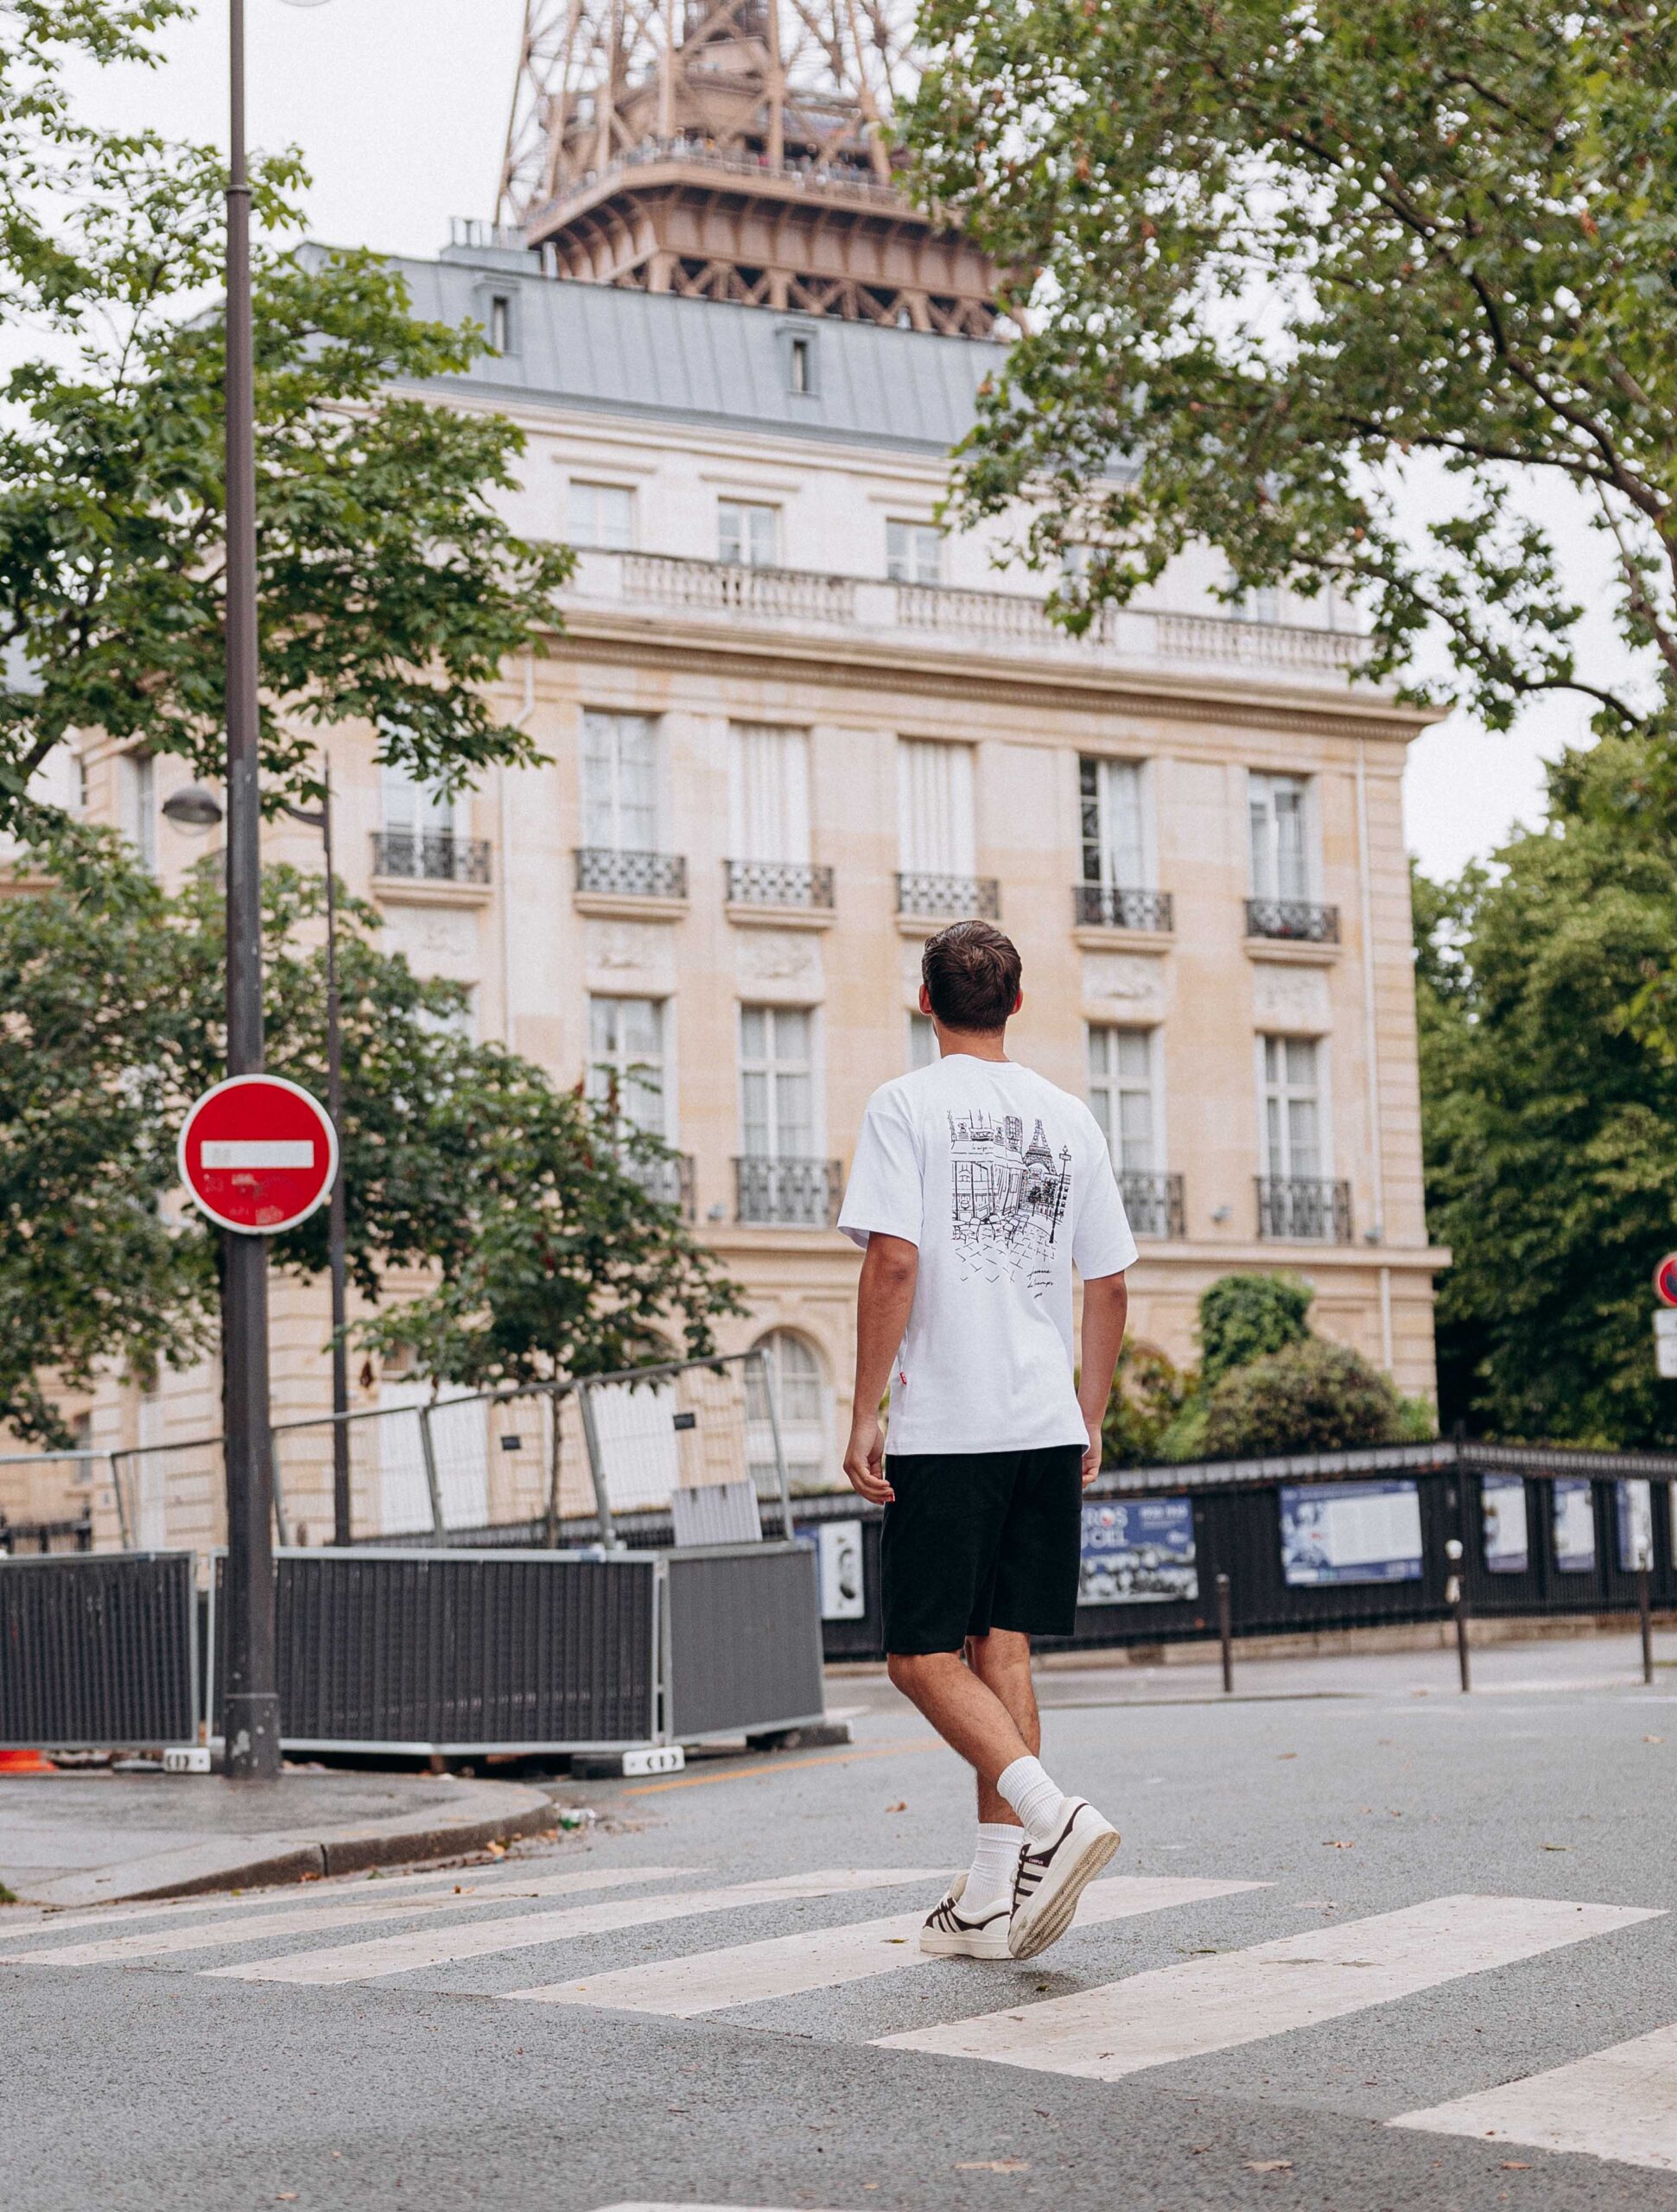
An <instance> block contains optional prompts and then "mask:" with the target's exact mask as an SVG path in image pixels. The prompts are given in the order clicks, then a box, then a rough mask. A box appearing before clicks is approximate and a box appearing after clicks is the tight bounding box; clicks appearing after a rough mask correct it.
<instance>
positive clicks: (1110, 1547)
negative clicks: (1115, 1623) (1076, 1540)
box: [1077, 1497, 1199, 1605]
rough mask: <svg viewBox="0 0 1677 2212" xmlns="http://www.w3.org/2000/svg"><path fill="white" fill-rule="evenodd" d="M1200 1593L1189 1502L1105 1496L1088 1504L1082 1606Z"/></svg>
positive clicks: (1079, 1599)
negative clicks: (1097, 1501)
mask: <svg viewBox="0 0 1677 2212" xmlns="http://www.w3.org/2000/svg"><path fill="white" fill-rule="evenodd" d="M1198 1595H1199V1573H1198V1569H1197V1567H1196V1566H1195V1564H1194V1508H1193V1501H1192V1500H1191V1498H1186V1497H1135V1498H1121V1499H1120V1498H1106V1499H1102V1501H1100V1502H1099V1503H1095V1502H1092V1501H1091V1502H1090V1503H1088V1504H1085V1506H1084V1507H1083V1576H1082V1579H1081V1580H1080V1582H1079V1584H1078V1586H1077V1603H1078V1604H1079V1605H1134V1604H1136V1603H1138V1602H1148V1603H1155V1602H1158V1601H1159V1600H1161V1599H1171V1598H1189V1599H1192V1598H1197V1597H1198Z"/></svg>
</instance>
